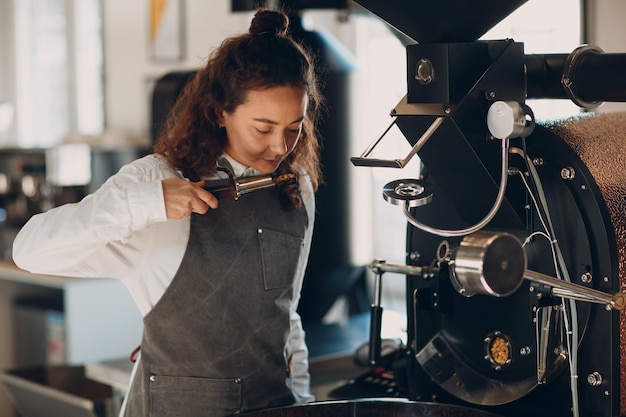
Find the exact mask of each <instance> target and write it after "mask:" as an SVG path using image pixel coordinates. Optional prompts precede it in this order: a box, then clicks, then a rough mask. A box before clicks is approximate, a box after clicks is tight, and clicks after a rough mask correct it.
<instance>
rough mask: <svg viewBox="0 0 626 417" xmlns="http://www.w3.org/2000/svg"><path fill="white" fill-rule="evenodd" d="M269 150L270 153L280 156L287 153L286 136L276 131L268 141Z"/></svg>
mask: <svg viewBox="0 0 626 417" xmlns="http://www.w3.org/2000/svg"><path fill="white" fill-rule="evenodd" d="M269 148H270V150H271V151H272V152H274V153H276V154H277V155H280V156H282V155H284V154H285V153H287V136H286V135H285V132H283V131H280V130H279V131H277V132H276V134H275V135H273V136H272V138H271V139H270V144H269Z"/></svg>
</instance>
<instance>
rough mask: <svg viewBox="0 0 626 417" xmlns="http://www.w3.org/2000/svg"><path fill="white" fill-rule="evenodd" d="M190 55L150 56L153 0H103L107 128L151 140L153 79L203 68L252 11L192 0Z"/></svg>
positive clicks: (188, 25) (187, 7)
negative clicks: (160, 59) (167, 59)
mask: <svg viewBox="0 0 626 417" xmlns="http://www.w3.org/2000/svg"><path fill="white" fill-rule="evenodd" d="M184 3H185V16H184V19H185V22H186V25H185V29H184V35H185V38H186V42H185V47H184V49H185V58H184V60H183V61H181V62H178V63H156V62H152V61H151V58H150V57H149V56H148V35H149V33H148V31H149V7H148V5H149V2H148V1H132V2H129V1H125V0H106V1H103V7H104V9H103V14H104V56H105V59H104V60H105V69H104V79H105V97H106V99H105V113H106V125H107V127H108V128H110V129H112V130H114V131H117V132H121V133H122V134H123V135H125V136H128V138H129V140H133V141H148V137H147V135H148V130H147V127H148V121H149V114H148V108H149V107H148V103H149V100H150V91H151V82H152V81H154V80H155V79H156V78H158V77H160V76H162V75H164V74H165V73H167V72H169V71H172V70H183V69H195V68H198V67H199V66H201V65H202V64H203V62H204V60H205V58H206V57H207V55H208V53H209V51H210V50H211V48H213V47H216V46H218V45H219V43H220V42H221V40H222V39H223V38H225V37H226V36H228V35H232V34H235V33H240V32H243V31H246V30H247V29H248V25H249V22H250V19H251V17H252V14H251V13H248V12H241V13H236V14H234V13H231V12H230V1H226V0H221V1H204V0H187V1H185V2H184Z"/></svg>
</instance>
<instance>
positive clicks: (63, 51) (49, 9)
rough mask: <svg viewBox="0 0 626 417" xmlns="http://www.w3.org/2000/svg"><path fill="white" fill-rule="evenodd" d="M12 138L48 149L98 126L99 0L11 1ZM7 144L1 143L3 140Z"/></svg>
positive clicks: (100, 104)
mask: <svg viewBox="0 0 626 417" xmlns="http://www.w3.org/2000/svg"><path fill="white" fill-rule="evenodd" d="M12 9H13V13H14V22H15V24H14V33H12V34H10V35H9V36H11V37H12V38H13V39H14V45H15V46H14V51H15V59H14V63H15V68H14V71H13V73H14V74H15V80H14V84H15V92H14V94H15V99H14V107H15V125H16V126H15V137H14V138H13V139H11V141H12V142H14V143H4V144H2V145H5V146H7V145H10V146H19V147H49V146H53V145H55V144H57V143H59V142H60V141H61V140H62V139H63V138H64V137H65V136H66V135H67V134H68V133H70V132H80V133H81V134H95V133H99V132H100V131H101V130H102V128H103V125H104V107H103V101H104V98H103V85H102V78H103V77H102V71H103V70H102V68H103V62H102V13H101V4H100V0H69V1H67V0H19V1H16V0H14V1H13V3H12ZM8 140H9V139H7V141H8Z"/></svg>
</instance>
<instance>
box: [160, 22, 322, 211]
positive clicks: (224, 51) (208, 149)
mask: <svg viewBox="0 0 626 417" xmlns="http://www.w3.org/2000/svg"><path fill="white" fill-rule="evenodd" d="M288 24H289V19H288V17H287V15H286V14H285V13H283V12H282V11H277V10H267V9H259V10H257V13H256V14H255V16H254V18H253V19H252V22H251V24H250V29H249V32H248V33H245V34H242V35H239V36H233V37H230V38H227V39H226V40H224V41H223V42H222V44H221V45H220V46H219V48H217V49H215V50H214V51H213V52H212V53H211V55H210V56H209V59H208V61H207V63H206V65H205V66H204V67H203V68H201V69H200V70H198V71H197V72H196V74H195V75H194V76H193V77H192V78H191V79H190V80H189V82H187V84H186V85H185V87H184V89H183V91H182V93H181V95H180V97H179V98H178V99H177V101H176V103H175V104H174V106H173V108H172V110H171V112H170V115H169V116H168V119H167V121H166V123H165V124H164V128H163V129H162V131H161V132H160V134H159V140H158V142H157V143H156V144H155V146H154V152H155V153H158V154H161V155H164V156H165V157H166V158H167V160H168V161H169V163H170V164H171V165H172V166H173V167H174V168H176V169H178V170H179V171H181V173H182V174H183V175H184V176H185V177H186V178H188V179H189V180H191V181H199V180H200V179H202V178H205V177H207V176H209V175H211V174H213V173H214V172H215V169H216V162H217V159H218V158H219V157H220V156H221V155H222V153H223V152H224V147H225V145H226V140H227V138H226V133H225V130H224V129H221V128H220V127H219V125H218V114H220V113H221V112H222V111H226V112H229V113H232V112H234V111H235V109H236V108H237V107H238V106H239V105H241V104H243V103H245V101H246V99H247V94H248V92H249V91H251V90H263V89H266V88H273V87H284V86H288V87H296V88H302V89H303V90H304V91H305V92H306V93H307V96H308V106H307V112H306V115H305V118H304V122H303V126H302V133H301V134H300V138H299V140H298V142H297V144H296V146H295V148H294V150H293V152H291V154H290V155H289V156H288V157H287V158H286V159H285V161H283V163H282V164H281V165H280V166H279V168H278V169H277V172H276V173H277V174H282V173H286V172H293V173H296V174H298V175H308V176H309V177H310V179H311V182H312V184H313V188H314V190H317V187H318V185H319V183H320V181H321V169H320V161H319V158H320V157H319V141H318V132H317V121H318V118H319V114H320V110H321V107H322V103H323V99H322V96H321V93H320V91H319V86H318V80H317V75H316V72H315V64H314V58H313V55H312V54H311V52H310V51H309V50H308V49H307V48H306V47H305V46H303V45H301V44H299V43H297V42H296V41H294V40H293V39H292V38H291V37H290V36H289V34H288ZM283 191H284V192H286V193H287V195H288V198H289V200H290V201H291V203H292V205H293V206H299V205H300V204H301V201H300V197H299V187H297V186H291V187H290V188H289V189H286V190H283Z"/></svg>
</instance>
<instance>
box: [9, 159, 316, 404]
mask: <svg viewBox="0 0 626 417" xmlns="http://www.w3.org/2000/svg"><path fill="white" fill-rule="evenodd" d="M224 156H225V157H226V159H227V160H228V161H229V162H230V164H231V165H232V168H233V170H234V175H235V176H236V177H241V176H250V175H258V174H260V173H259V172H257V171H255V170H254V169H253V168H250V167H246V166H244V165H242V164H240V163H239V162H237V161H235V160H234V159H232V158H231V157H230V156H229V155H224ZM171 177H179V178H182V176H181V174H180V172H178V171H177V170H175V169H174V168H172V167H171V166H170V165H169V163H168V162H167V161H166V160H165V158H163V157H162V156H160V155H154V154H152V155H148V156H146V157H143V158H141V159H138V160H136V161H134V162H132V163H130V164H128V165H126V166H124V167H122V168H121V169H120V171H119V172H118V173H117V174H115V175H113V176H112V177H110V178H109V179H108V180H107V181H106V182H105V183H104V184H103V185H102V186H101V187H100V188H99V189H98V190H97V191H96V192H94V193H93V194H90V195H88V196H87V197H85V198H84V199H83V200H81V201H80V202H78V203H71V204H66V205H63V206H60V207H55V208H53V209H51V210H49V211H47V212H45V213H41V214H37V215H35V216H33V217H32V218H31V219H30V220H29V221H28V222H27V223H26V225H25V226H24V227H23V228H22V229H21V230H20V232H19V234H18V236H17V237H16V239H15V241H14V244H13V260H14V262H15V264H16V265H17V266H18V267H20V268H22V269H25V270H27V271H30V272H33V273H40V274H51V275H61V276H68V277H83V278H90V277H96V278H115V279H119V280H120V281H122V282H123V283H124V285H125V286H126V287H127V288H128V290H129V291H130V293H131V295H132V297H133V298H134V300H135V302H136V303H137V306H138V308H139V310H140V312H141V314H142V315H144V316H145V315H146V314H147V313H148V312H149V311H150V310H151V309H152V307H153V306H154V305H156V303H157V302H158V301H159V299H160V298H161V296H162V295H163V293H164V292H165V290H166V289H167V287H168V286H169V284H170V282H171V280H172V279H173V277H174V275H175V274H176V271H177V270H178V267H179V265H180V263H181V261H182V258H183V254H184V253H185V250H186V248H187V240H188V238H189V230H190V217H186V218H183V219H180V220H167V218H166V214H165V203H164V199H163V188H162V185H161V181H162V180H163V179H165V178H171ZM300 185H301V190H302V198H303V201H304V206H305V208H306V211H307V214H308V217H309V227H308V228H307V230H306V234H305V242H306V248H305V251H306V252H305V256H303V257H302V258H303V260H302V262H301V263H300V265H298V271H297V277H296V280H297V281H296V282H295V283H294V289H299V288H300V287H301V285H302V280H303V279H304V271H305V267H306V259H307V258H308V251H309V249H310V244H311V237H312V231H313V221H314V212H315V208H314V205H315V200H314V193H313V190H312V187H311V183H310V181H308V177H304V178H301V179H300ZM242 198H244V197H242ZM209 210H211V209H209ZM217 210H219V207H218V208H217ZM208 215H210V213H208ZM295 300H296V302H294V304H293V305H292V306H291V317H292V319H291V321H292V332H291V337H292V339H291V343H292V348H293V352H294V354H293V364H292V374H293V376H294V379H293V382H294V389H295V390H296V393H297V398H296V400H297V401H298V402H308V401H311V400H313V397H312V396H311V395H310V393H309V379H310V378H309V375H308V350H307V347H306V344H305V340H304V332H303V330H302V323H301V320H300V317H299V315H298V314H297V312H296V308H297V301H299V294H295ZM111 301H112V304H111V305H112V306H113V305H114V304H113V302H114V300H111Z"/></svg>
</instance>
